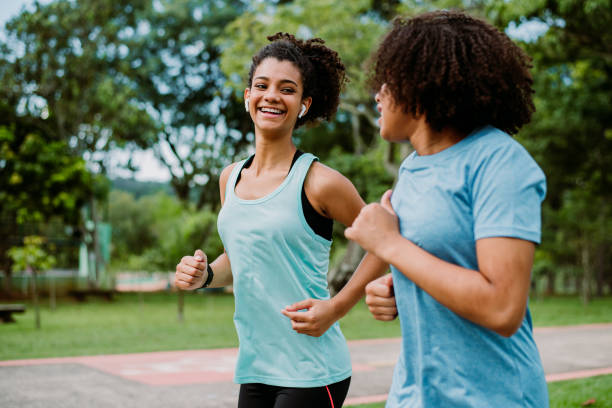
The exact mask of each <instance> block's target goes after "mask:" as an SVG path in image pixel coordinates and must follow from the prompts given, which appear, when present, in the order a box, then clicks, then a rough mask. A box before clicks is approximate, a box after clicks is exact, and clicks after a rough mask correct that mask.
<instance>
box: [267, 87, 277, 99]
mask: <svg viewBox="0 0 612 408" xmlns="http://www.w3.org/2000/svg"><path fill="white" fill-rule="evenodd" d="M279 99H280V97H279V92H278V89H276V88H275V87H273V86H271V87H269V88H268V89H266V93H265V95H264V100H266V101H278V100H279Z"/></svg>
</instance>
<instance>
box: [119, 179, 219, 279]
mask: <svg viewBox="0 0 612 408" xmlns="http://www.w3.org/2000/svg"><path fill="white" fill-rule="evenodd" d="M108 213H109V221H110V224H111V225H112V228H113V239H112V246H113V247H112V256H111V258H112V260H113V261H112V262H113V269H114V270H126V269H127V270H146V271H159V270H163V271H167V270H174V268H175V266H176V264H177V263H178V262H179V261H180V259H181V258H182V257H183V256H185V255H190V254H193V252H194V251H195V250H196V249H198V248H201V249H202V250H203V251H204V252H205V253H206V254H208V255H209V256H210V257H216V256H217V255H219V254H220V253H221V252H222V251H223V246H222V244H221V241H220V239H219V237H218V234H217V230H216V221H217V216H216V214H215V213H213V212H211V211H210V210H207V209H202V210H196V209H195V208H193V206H189V207H185V206H184V205H183V204H182V203H181V202H180V201H179V200H178V199H177V198H176V197H173V196H170V195H168V194H166V193H164V192H158V193H156V194H154V195H148V196H143V197H141V198H139V199H135V198H134V197H133V196H132V195H131V194H129V193H127V192H122V191H112V192H111V194H110V197H109V210H108Z"/></svg>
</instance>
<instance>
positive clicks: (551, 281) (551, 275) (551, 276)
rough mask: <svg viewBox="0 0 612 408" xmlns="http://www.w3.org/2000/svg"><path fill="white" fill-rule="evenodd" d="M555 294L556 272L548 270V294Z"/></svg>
mask: <svg viewBox="0 0 612 408" xmlns="http://www.w3.org/2000/svg"><path fill="white" fill-rule="evenodd" d="M554 294H555V272H554V271H552V270H548V271H547V272H546V296H551V295H554Z"/></svg>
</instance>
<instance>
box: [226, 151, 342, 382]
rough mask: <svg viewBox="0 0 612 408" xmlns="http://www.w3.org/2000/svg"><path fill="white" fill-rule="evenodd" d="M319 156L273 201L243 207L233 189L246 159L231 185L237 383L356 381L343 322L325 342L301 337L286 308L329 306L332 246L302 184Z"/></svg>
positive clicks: (229, 238) (304, 159)
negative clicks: (310, 213)
mask: <svg viewBox="0 0 612 408" xmlns="http://www.w3.org/2000/svg"><path fill="white" fill-rule="evenodd" d="M314 159H315V157H314V156H313V155H312V154H308V153H305V154H303V155H301V156H300V157H299V158H298V159H297V160H296V162H295V163H294V165H293V167H292V168H291V170H290V172H289V174H288V175H287V177H286V178H285V180H284V181H283V183H281V185H280V186H278V188H276V189H275V190H274V191H273V192H271V193H270V194H268V195H266V196H264V197H262V198H259V199H257V200H243V199H241V198H239V197H238V196H237V195H236V194H235V192H234V190H235V186H236V179H237V177H238V174H239V173H240V171H241V170H242V168H243V166H244V164H245V162H246V160H244V161H242V162H239V163H237V164H236V166H234V169H233V170H232V173H231V174H230V177H229V179H228V181H227V186H226V190H225V202H224V204H223V207H222V208H221V211H220V213H219V217H218V221H217V223H218V229H219V234H220V236H221V240H222V241H223V245H224V247H225V250H226V252H227V255H228V256H229V260H230V263H231V265H232V276H233V279H234V298H235V303H236V309H235V313H234V324H235V326H236V331H237V332H238V339H239V341H240V346H239V349H238V361H237V363H236V372H235V376H234V381H235V382H236V383H238V384H245V383H262V384H268V385H276V386H282V387H320V386H324V385H328V384H332V383H335V382H338V381H342V380H344V379H346V378H348V377H349V376H350V375H351V360H350V355H349V351H348V346H347V344H346V340H345V339H344V336H343V335H342V332H341V331H340V326H339V325H338V323H337V322H336V323H334V324H333V325H332V326H331V327H330V328H329V329H328V330H327V331H326V332H325V333H324V334H323V335H322V336H321V337H312V336H308V335H306V334H299V333H296V332H295V331H294V330H293V329H292V328H291V320H290V319H289V318H288V317H286V316H284V315H283V314H281V309H283V308H284V307H285V306H288V305H291V304H293V303H295V302H298V301H301V300H305V299H307V298H314V299H329V297H330V295H329V290H328V288H327V271H328V267H329V250H330V247H331V241H328V240H326V239H324V238H322V237H321V236H319V235H317V234H316V233H315V232H314V231H313V230H312V229H311V228H310V226H309V225H308V223H307V221H306V219H305V218H304V211H303V210H302V199H301V193H302V185H303V184H304V179H305V177H306V174H307V173H308V169H309V168H310V165H311V164H312V161H313V160H314Z"/></svg>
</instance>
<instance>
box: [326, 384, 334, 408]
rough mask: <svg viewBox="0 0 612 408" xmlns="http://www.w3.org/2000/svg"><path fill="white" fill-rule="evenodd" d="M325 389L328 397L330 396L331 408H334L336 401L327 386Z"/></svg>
mask: <svg viewBox="0 0 612 408" xmlns="http://www.w3.org/2000/svg"><path fill="white" fill-rule="evenodd" d="M325 389H326V390H327V395H329V402H330V403H331V408H334V400H333V398H332V397H331V392H329V387H328V386H327V385H326V386H325Z"/></svg>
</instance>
